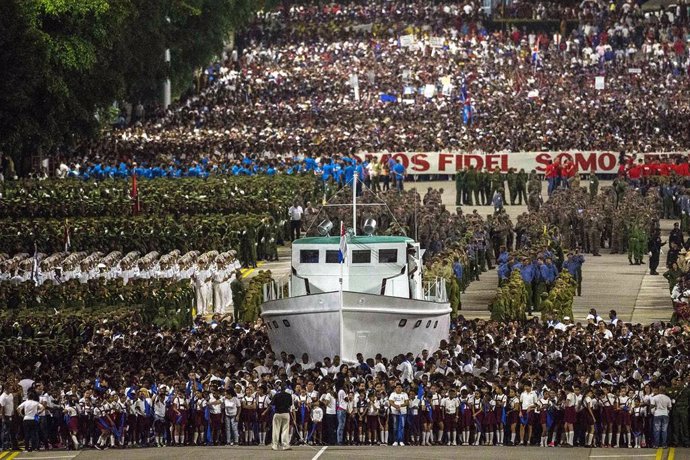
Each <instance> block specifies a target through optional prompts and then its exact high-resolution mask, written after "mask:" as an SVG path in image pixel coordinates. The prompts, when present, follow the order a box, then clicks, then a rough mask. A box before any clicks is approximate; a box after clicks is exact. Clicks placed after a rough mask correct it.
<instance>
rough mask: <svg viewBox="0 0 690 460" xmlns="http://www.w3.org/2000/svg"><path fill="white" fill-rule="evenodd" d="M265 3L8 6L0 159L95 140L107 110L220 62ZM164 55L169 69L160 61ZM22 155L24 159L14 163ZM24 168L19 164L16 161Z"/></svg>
mask: <svg viewBox="0 0 690 460" xmlns="http://www.w3.org/2000/svg"><path fill="white" fill-rule="evenodd" d="M262 3H263V2H254V1H249V0H6V1H4V2H3V6H2V14H0V85H1V86H0V107H2V111H0V132H2V133H3V136H2V137H1V138H0V150H4V151H5V152H6V153H10V154H12V155H13V157H14V159H15V163H16V164H17V167H18V169H19V171H20V172H21V171H22V170H26V169H27V162H28V157H27V156H26V154H29V153H31V154H33V153H36V152H37V151H38V150H39V149H43V151H44V152H48V151H50V150H51V149H52V148H54V147H55V146H57V145H60V144H63V143H64V144H67V145H71V144H73V143H74V141H75V140H77V139H79V138H84V137H90V136H94V135H96V134H97V133H98V129H99V124H98V121H97V119H96V117H95V116H94V115H95V114H96V113H101V112H102V111H103V110H104V109H106V108H107V107H108V106H109V105H111V104H112V103H113V101H116V100H120V99H125V100H129V101H132V102H137V101H139V100H141V101H144V102H151V101H154V100H157V99H158V98H159V97H160V90H161V85H162V81H163V79H164V78H165V77H166V75H171V78H172V82H173V86H174V87H173V91H174V93H175V94H180V93H182V92H183V91H184V90H185V89H186V88H189V87H191V85H192V81H193V80H192V76H193V72H194V70H195V69H198V68H200V67H203V66H205V65H207V64H208V62H210V61H211V59H212V58H213V57H214V56H217V55H219V54H220V52H221V51H222V48H223V44H224V41H225V40H226V39H227V38H228V37H229V34H230V33H231V32H232V31H233V30H236V29H237V28H239V27H241V26H242V25H243V24H244V23H245V22H246V21H247V20H248V19H249V18H250V17H251V14H252V13H253V12H254V11H255V10H256V8H260V7H261V6H262ZM166 49H170V50H171V54H172V56H173V57H172V64H171V65H172V67H171V68H170V69H168V66H167V64H166V63H165V62H164V59H163V56H164V52H165V50H166ZM22 154H25V155H24V156H22ZM22 158H23V159H24V161H20V160H21V159H22Z"/></svg>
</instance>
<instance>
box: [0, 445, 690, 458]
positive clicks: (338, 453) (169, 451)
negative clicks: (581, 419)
mask: <svg viewBox="0 0 690 460" xmlns="http://www.w3.org/2000/svg"><path fill="white" fill-rule="evenodd" d="M219 458H222V459H281V460H283V459H300V460H302V459H304V460H309V459H311V460H316V459H319V460H329V459H341V458H347V459H350V460H355V459H363V460H364V459H367V460H368V459H382V460H388V459H390V460H400V459H419V458H429V459H435V460H445V459H448V460H451V459H453V460H454V459H457V458H470V459H491V460H516V459H529V460H552V459H554V458H558V460H586V459H601V460H606V459H611V460H614V459H616V460H626V459H632V460H636V459H640V460H642V459H649V460H651V459H654V460H687V459H690V449H634V450H633V449H584V448H583V449H580V448H574V449H564V448H537V447H529V448H527V447H402V448H400V447H337V446H332V447H327V448H319V447H308V446H301V447H294V448H293V449H292V450H289V451H278V452H274V451H272V450H271V449H270V447H262V448H260V447H196V448H194V447H183V448H172V447H166V448H160V449H127V450H116V449H111V450H106V451H98V450H88V451H82V452H78V453H75V452H67V451H49V452H35V453H26V452H2V453H0V460H29V459H32V460H39V459H45V460H49V459H55V460H57V459H63V460H71V459H76V460H101V459H103V460H155V459H163V460H176V459H180V460H189V459H193V460H217V459H219Z"/></svg>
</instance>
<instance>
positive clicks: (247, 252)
mask: <svg viewBox="0 0 690 460" xmlns="http://www.w3.org/2000/svg"><path fill="white" fill-rule="evenodd" d="M239 258H240V260H241V261H242V266H243V267H245V268H249V267H253V268H256V230H254V227H252V226H251V225H249V226H247V227H244V228H243V229H242V232H241V234H240V251H239Z"/></svg>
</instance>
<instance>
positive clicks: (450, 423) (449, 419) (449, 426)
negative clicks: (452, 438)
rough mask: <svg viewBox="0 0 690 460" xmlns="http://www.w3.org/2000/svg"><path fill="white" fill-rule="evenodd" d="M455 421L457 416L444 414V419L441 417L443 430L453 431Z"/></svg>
mask: <svg viewBox="0 0 690 460" xmlns="http://www.w3.org/2000/svg"><path fill="white" fill-rule="evenodd" d="M457 419H458V418H457V414H446V415H445V417H443V428H445V429H446V430H448V431H454V430H455V427H456V424H457Z"/></svg>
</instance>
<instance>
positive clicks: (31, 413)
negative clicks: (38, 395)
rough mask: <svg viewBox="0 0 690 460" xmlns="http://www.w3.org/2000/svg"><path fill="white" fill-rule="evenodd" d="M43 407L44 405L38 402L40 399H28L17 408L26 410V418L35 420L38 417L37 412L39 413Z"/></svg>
mask: <svg viewBox="0 0 690 460" xmlns="http://www.w3.org/2000/svg"><path fill="white" fill-rule="evenodd" d="M41 407H42V406H41V405H40V404H39V403H38V401H33V400H31V399H27V400H26V401H24V402H23V403H21V404H20V405H19V407H18V408H17V410H19V409H23V410H24V420H34V419H35V418H36V414H38V411H39V409H40V408H41Z"/></svg>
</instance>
